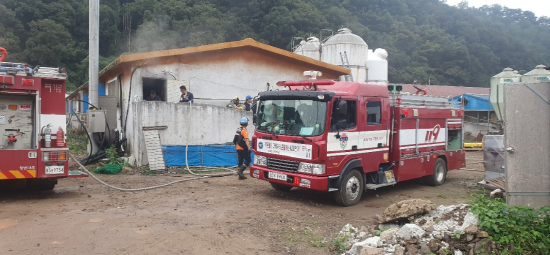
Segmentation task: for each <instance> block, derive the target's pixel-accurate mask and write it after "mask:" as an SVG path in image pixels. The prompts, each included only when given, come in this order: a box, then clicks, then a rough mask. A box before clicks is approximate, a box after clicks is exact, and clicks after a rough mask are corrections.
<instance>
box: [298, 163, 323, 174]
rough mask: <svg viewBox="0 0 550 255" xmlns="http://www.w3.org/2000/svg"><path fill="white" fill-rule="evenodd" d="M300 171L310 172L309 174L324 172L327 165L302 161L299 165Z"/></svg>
mask: <svg viewBox="0 0 550 255" xmlns="http://www.w3.org/2000/svg"><path fill="white" fill-rule="evenodd" d="M298 172H302V173H308V174H324V173H325V165H324V164H311V163H304V162H301V163H300V166H299V167H298Z"/></svg>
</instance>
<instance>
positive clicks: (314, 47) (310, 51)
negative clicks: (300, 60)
mask: <svg viewBox="0 0 550 255" xmlns="http://www.w3.org/2000/svg"><path fill="white" fill-rule="evenodd" d="M320 47H321V43H320V42H319V38H317V37H315V36H312V37H309V38H307V41H304V40H302V41H301V42H300V45H298V47H296V49H295V50H294V53H296V54H298V55H302V56H306V57H310V58H312V59H315V60H321V52H320V50H319V48H320Z"/></svg>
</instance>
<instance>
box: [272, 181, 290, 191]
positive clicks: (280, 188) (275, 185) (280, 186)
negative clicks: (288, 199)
mask: <svg viewBox="0 0 550 255" xmlns="http://www.w3.org/2000/svg"><path fill="white" fill-rule="evenodd" d="M270 183H271V187H273V188H274V189H275V190H278V191H282V192H289V191H290V190H291V189H292V186H288V185H284V184H278V183H273V182H270Z"/></svg>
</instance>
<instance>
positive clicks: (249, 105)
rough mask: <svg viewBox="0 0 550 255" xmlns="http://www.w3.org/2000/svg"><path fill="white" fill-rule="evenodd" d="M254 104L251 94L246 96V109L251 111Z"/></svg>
mask: <svg viewBox="0 0 550 255" xmlns="http://www.w3.org/2000/svg"><path fill="white" fill-rule="evenodd" d="M251 106H252V97H251V96H246V101H245V102H244V110H245V111H247V112H249V111H250V110H251V108H250V107H251Z"/></svg>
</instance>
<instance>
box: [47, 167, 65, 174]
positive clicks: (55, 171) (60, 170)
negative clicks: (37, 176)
mask: <svg viewBox="0 0 550 255" xmlns="http://www.w3.org/2000/svg"><path fill="white" fill-rule="evenodd" d="M63 173H65V166H46V174H63Z"/></svg>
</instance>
